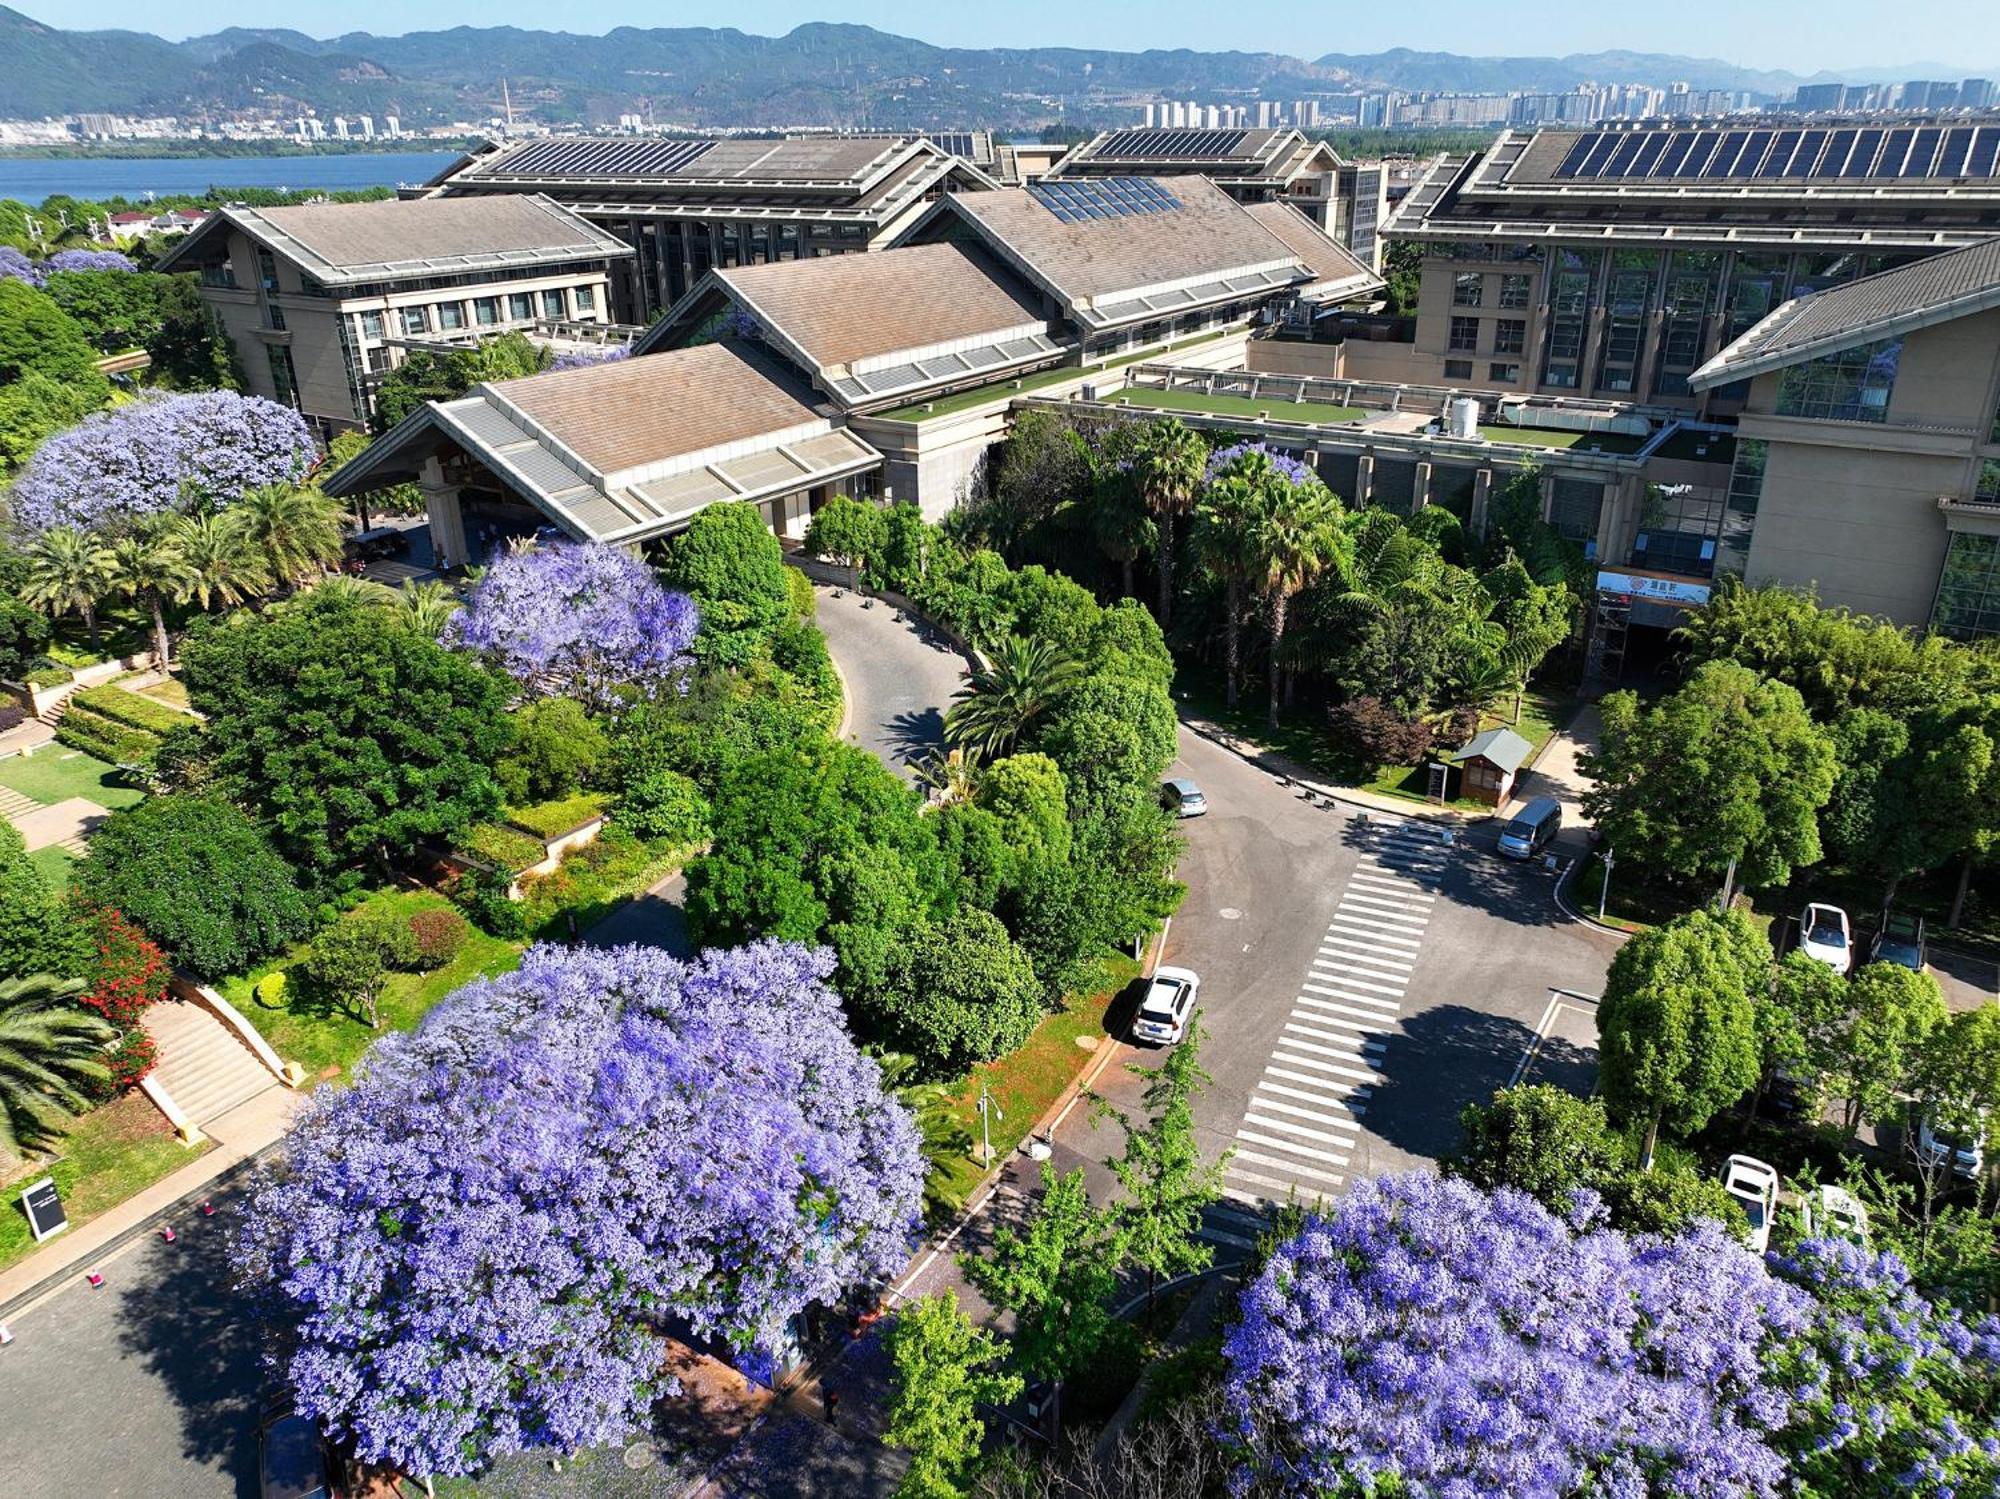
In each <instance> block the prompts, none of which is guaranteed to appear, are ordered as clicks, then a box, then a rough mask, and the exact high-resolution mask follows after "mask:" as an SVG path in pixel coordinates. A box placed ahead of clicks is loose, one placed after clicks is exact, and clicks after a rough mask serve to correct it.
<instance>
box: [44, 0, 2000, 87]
mask: <svg viewBox="0 0 2000 1499" xmlns="http://www.w3.org/2000/svg"><path fill="white" fill-rule="evenodd" d="M20 8H22V9H24V10H26V11H27V12H28V13H29V14H31V15H34V16H35V17H36V18H37V19H39V20H42V21H45V22H47V23H48V24H50V25H57V26H77V25H78V24H79V23H81V24H85V25H88V26H91V27H130V28H132V29H134V30H141V31H155V32H158V33H159V34H161V35H164V36H171V37H181V36H186V35H189V34H191V33H193V32H206V31H213V30H216V29H219V28H220V27H223V26H229V25H241V26H296V27H299V28H300V29H302V30H308V31H311V32H314V33H315V34H322V35H324V34H335V33H338V32H341V31H348V30H358V31H376V32H382V33H399V32H405V31H426V30H432V29H438V28H443V27H449V26H461V25H471V26H491V25H507V24H511V25H516V26H523V27H554V26H560V27H561V28H562V29H564V30H567V31H577V32H599V33H601V32H604V31H608V30H610V29H611V28H612V27H614V26H621V25H632V26H704V25H705V26H713V25H723V24H726V25H730V26H735V27H737V28H739V29H741V30H744V31H751V32H758V33H762V34H766V35H774V34H779V33H782V32H785V31H789V30H790V29H791V28H792V27H793V26H795V25H797V24H798V23H800V22H801V21H815V20H840V21H859V22H865V23H867V24H869V25H872V26H878V27H880V28H882V29H883V30H885V31H895V32H899V33H901V34H903V35H905V36H915V37H921V38H923V39H924V40H926V41H931V42H936V43H940V44H943V45H950V46H974V47H979V46H1009V45H1011V46H1019V45H1022V44H1023V43H1025V42H1038V43H1044V44H1052V45H1066V46H1080V47H1108V48H1118V49H1130V48H1134V47H1145V46H1152V47H1193V48H1199V49H1203V50H1221V49H1225V48H1243V49H1246V50H1256V51H1273V52H1287V53H1291V54H1293V55H1295V56H1301V57H1318V56H1321V55H1323V54H1325V53H1328V52H1335V51H1338V52H1376V51H1381V50H1383V49H1386V48H1389V47H1410V48H1414V49H1416V50H1419V51H1439V52H1461V53H1470V54H1475V55H1483V56H1495V55H1506V56H1517V55H1522V54H1540V53H1556V54H1560V53H1566V52H1594V51H1598V50H1601V49H1605V48H1624V49H1629V50H1632V51H1644V52H1677V53H1683V54H1687V55H1691V56H1704V57H1720V58H1723V59H1725V60H1727V61H1730V62H1735V63H1741V64H1743V65H1745V66H1749V67H1767V68H1768V67H1786V68H1790V69H1792V70H1794V71H1797V72H1811V71H1814V70H1815V69H1819V68H1832V69H1839V68H1842V67H1847V68H1857V67H1883V66H1888V65H1892V64H1901V63H1918V62H1923V61H1925V60H1930V61H1932V62H1933V63H1935V64H1936V65H1937V66H1939V67H1942V68H1943V69H1944V72H1943V76H1947V77H1950V76H1956V75H1957V74H1959V73H1961V72H1964V71H1971V70H1977V69H1982V68H1984V69H1987V70H1989V71H1990V70H1995V69H1996V67H2000V3H1996V0H1906V3H1902V4H1894V5H1885V4H1884V3H1882V0H1705V3H1702V0H1697V3H1695V4H1686V3H1681V4H1669V3H1662V0H1655V3H1652V4H1643V5H1641V4H1630V3H1605V0H1536V3H1533V4H1527V5H1505V4H1496V3H1494V0H1420V3H1418V4H1414V5H1397V4H1392V3H1381V0H1376V3H1371V4H1366V5H1358V4H1352V3H1350V4H1347V5H1341V6H1332V5H1327V4H1324V3H1316V0H1282V3H1281V0H1226V3H1225V0H1152V3H1145V0H1097V3H1095V4H1091V5H1078V4H1075V3H1074V0H1009V3H1007V4H1004V5H968V4H965V3H963V0H960V3H958V4H946V5H941V4H938V3H937V0H836V3H835V4H833V5H829V4H827V3H826V0H819V3H814V0H805V3H797V0H730V3H728V4H726V5H724V4H715V5H702V6H696V5H657V4H653V5H648V4H642V3H637V0H568V3H566V4H564V5H561V6H557V7H551V6H550V5H549V4H548V3H547V0H477V3H472V0H337V3H336V4H334V5H330V6H313V7H306V8H305V9H303V10H302V9H301V8H300V7H297V6H291V5H280V4H277V3H275V0H206V3H204V4H202V5H200V6H170V7H163V6H161V5H159V4H158V3H157V0H96V3H94V4H92V5H91V6H90V7H89V12H88V17H87V19H86V18H85V17H84V16H83V15H80V14H79V13H78V11H77V9H76V8H75V7H74V6H71V5H60V4H56V3H53V0H27V3H26V4H25V5H22V6H20ZM1725 18H1726V19H1725ZM1947 64H1948V66H1947Z"/></svg>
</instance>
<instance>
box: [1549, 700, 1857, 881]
mask: <svg viewBox="0 0 2000 1499" xmlns="http://www.w3.org/2000/svg"><path fill="white" fill-rule="evenodd" d="M1603 710H1604V736H1603V748H1602V749H1601V750H1600V751H1599V752H1598V753H1596V754H1594V755H1588V756H1585V757H1584V761H1583V769H1584V772H1585V774H1587V775H1589V776H1590V777H1592V779H1593V780H1594V781H1595V782H1596V784H1595V785H1594V786H1593V787H1592V788H1591V790H1590V791H1589V792H1587V793H1586V794H1585V796H1584V810H1585V811H1586V812H1587V813H1588V814H1589V815H1590V817H1591V818H1592V819H1593V820H1594V821H1595V822H1596V823H1597V826H1598V828H1599V830H1600V831H1601V832H1602V833H1603V835H1604V838H1605V841H1606V842H1608V843H1610V844H1611V845H1612V846H1613V847H1615V848H1616V849H1617V850H1618V851H1619V853H1620V854H1621V855H1623V856H1625V857H1628V858H1631V859H1634V860H1635V861H1637V862H1638V863H1639V864H1642V865H1644V866H1646V867H1647V868H1649V869H1651V870H1653V871H1655V872H1657V873H1659V874H1664V875H1671V876H1677V877H1679V878H1681V879H1686V880H1694V879H1700V878H1704V877H1714V876H1721V875H1723V874H1724V872H1725V871H1726V870H1727V869H1728V868H1729V867H1730V866H1731V865H1732V864H1733V865H1734V866H1735V867H1736V871H1737V873H1738V874H1739V875H1740V876H1741V878H1742V880H1743V882H1744V883H1745V884H1746V885H1749V886H1753V887H1764V886H1769V885H1780V884H1783V883H1784V882H1785V881H1786V880H1787V879H1789V878H1790V877H1791V872H1792V870H1793V869H1794V868H1796V867H1798V866H1800V865H1805V864H1813V863H1817V862H1818V860H1819V857H1820V841H1819V827H1818V824H1817V820H1816V819H1817V814H1818V812H1819V809H1820V808H1821V807H1823V806H1825V805H1826V802H1827V798H1828V797H1829V796H1830V795H1831V794H1832V791H1833V779H1834V762H1833V746H1832V745H1831V744H1830V743H1828V741H1827V738H1826V735H1825V734H1824V733H1822V732H1821V731H1820V729H1819V728H1818V727H1817V726H1816V725H1815V724H1814V723H1813V721H1812V720H1811V718H1809V717H1808V716H1807V714H1806V710H1805V704H1804V703H1803V702H1802V701H1801V700H1800V698H1799V694H1798V693H1797V691H1796V690H1794V689H1793V688H1791V687H1788V686H1786V685H1785V684H1784V683H1782V682H1773V681H1770V680H1768V679H1766V678H1763V677H1759V676H1758V675H1757V674H1756V673H1755V672H1752V671H1749V670H1746V669H1745V668H1743V667H1741V666H1736V665H1733V664H1731V663H1728V662H1720V661H1712V662H1709V663H1708V664H1707V665H1705V666H1702V667H1699V668H1698V669H1697V670H1696V671H1695V673H1694V675H1693V676H1692V677H1690V678H1689V679H1688V681H1687V683H1686V685H1685V686H1683V687H1682V688H1681V689H1680V690H1679V691H1678V692H1675V693H1674V694H1673V695H1672V696H1671V697H1668V698H1667V699H1665V700H1664V701H1663V702H1661V703H1659V704H1658V705H1656V706H1654V707H1652V708H1641V707H1640V706H1639V702H1638V699H1637V698H1636V697H1634V696H1633V695H1632V694H1631V693H1629V692H1614V693H1612V694H1611V695H1610V696H1608V697H1606V698H1605V699H1604V703H1603Z"/></svg>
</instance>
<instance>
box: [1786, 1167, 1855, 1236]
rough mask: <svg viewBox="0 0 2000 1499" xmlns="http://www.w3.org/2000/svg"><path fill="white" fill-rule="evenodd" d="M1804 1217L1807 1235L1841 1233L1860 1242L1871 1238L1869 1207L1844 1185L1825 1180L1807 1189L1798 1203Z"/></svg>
mask: <svg viewBox="0 0 2000 1499" xmlns="http://www.w3.org/2000/svg"><path fill="white" fill-rule="evenodd" d="M1799 1214H1800V1216H1801V1217H1803V1218H1804V1219H1805V1227H1806V1237H1807V1238H1809V1239H1812V1238H1819V1237H1822V1236H1825V1235H1829V1234H1839V1235H1841V1236H1842V1237H1843V1238H1849V1239H1853V1240H1855V1241H1857V1242H1858V1243H1862V1244H1866V1243H1867V1242H1868V1209H1866V1208H1865V1207H1863V1206H1862V1205H1861V1202H1860V1199H1859V1198H1857V1197H1856V1196H1855V1195H1854V1194H1853V1193H1852V1192H1850V1191H1848V1190H1847V1188H1845V1187H1836V1186H1834V1185H1833V1184H1832V1183H1831V1182H1824V1183H1822V1184H1821V1185H1819V1186H1817V1187H1814V1188H1813V1189H1812V1191H1810V1192H1808V1193H1807V1194H1806V1196H1805V1199H1804V1201H1803V1202H1801V1203H1800V1204H1799Z"/></svg>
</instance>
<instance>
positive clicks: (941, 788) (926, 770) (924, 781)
mask: <svg viewBox="0 0 2000 1499" xmlns="http://www.w3.org/2000/svg"><path fill="white" fill-rule="evenodd" d="M916 775H917V783H918V784H919V785H920V786H922V787H923V788H924V790H925V793H926V794H927V795H928V796H929V798H930V802H931V805H932V806H934V807H956V806H959V805H961V804H963V803H965V802H969V801H971V800H972V799H973V797H975V796H977V795H978V794H979V767H978V766H977V765H975V764H974V763H973V762H972V761H970V760H968V759H966V758H965V751H964V750H951V751H949V752H947V753H945V754H939V753H938V752H937V751H935V750H933V751H932V752H931V755H930V758H929V759H927V760H925V761H924V762H923V763H922V764H921V765H919V766H917V768H916Z"/></svg>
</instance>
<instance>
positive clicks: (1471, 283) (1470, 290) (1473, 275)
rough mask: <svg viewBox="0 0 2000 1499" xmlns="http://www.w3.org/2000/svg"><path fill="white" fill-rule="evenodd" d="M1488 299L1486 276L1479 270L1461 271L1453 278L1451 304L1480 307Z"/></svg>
mask: <svg viewBox="0 0 2000 1499" xmlns="http://www.w3.org/2000/svg"><path fill="white" fill-rule="evenodd" d="M1485 301H1486V278H1485V277H1484V276H1482V275H1480V274H1479V272H1477V271H1460V272H1459V273H1458V274H1457V275H1456V276H1453V277H1452V278H1451V305H1452V306H1454V307H1479V306H1481V305H1483V304H1484V303H1485Z"/></svg>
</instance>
